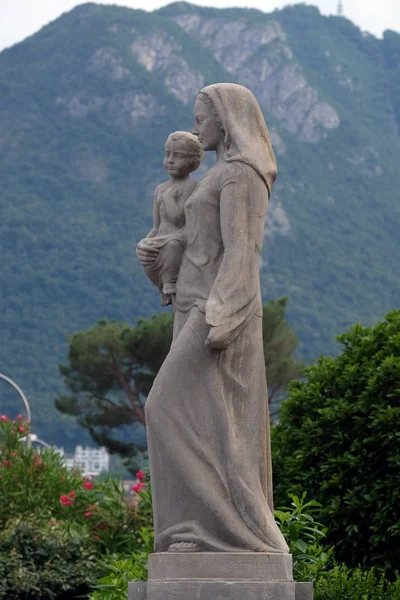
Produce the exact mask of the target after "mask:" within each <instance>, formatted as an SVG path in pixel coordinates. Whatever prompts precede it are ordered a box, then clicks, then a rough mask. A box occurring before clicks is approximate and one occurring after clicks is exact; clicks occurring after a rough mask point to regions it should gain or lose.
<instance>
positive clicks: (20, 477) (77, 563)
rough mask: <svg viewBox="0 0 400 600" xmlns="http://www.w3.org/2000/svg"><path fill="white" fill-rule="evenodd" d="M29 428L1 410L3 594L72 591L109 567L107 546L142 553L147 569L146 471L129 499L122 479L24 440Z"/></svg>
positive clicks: (49, 598)
mask: <svg viewBox="0 0 400 600" xmlns="http://www.w3.org/2000/svg"><path fill="white" fill-rule="evenodd" d="M29 429H30V427H29V423H27V422H26V421H24V420H23V419H22V417H21V416H19V417H17V418H16V419H14V420H11V419H9V418H7V417H6V416H4V415H3V416H1V417H0V484H1V485H0V600H2V599H4V600H6V599H7V600H11V599H14V598H15V599H18V600H53V598H57V600H64V598H65V599H66V598H73V597H74V596H75V595H76V594H77V593H81V592H82V590H83V591H85V592H87V591H88V588H89V587H90V586H91V585H92V584H94V582H95V581H96V580H97V579H98V577H101V576H102V575H104V574H106V573H107V571H106V570H105V567H104V568H103V567H102V560H101V558H102V557H104V556H108V555H109V554H110V553H128V552H129V553H130V554H132V552H134V553H137V554H138V559H137V570H138V572H139V571H140V569H141V572H142V576H144V575H143V569H144V568H145V567H144V566H143V557H142V558H140V557H141V556H142V555H143V554H146V556H147V553H148V551H149V549H148V548H149V546H150V545H151V544H152V540H153V532H152V514H151V491H150V486H149V485H148V484H147V483H146V482H145V478H146V476H145V474H144V473H143V472H142V471H140V472H139V473H138V474H137V476H138V482H137V484H136V485H135V486H134V490H135V494H134V495H133V496H129V497H128V498H127V496H126V493H125V490H124V489H123V486H122V485H121V482H117V481H114V480H113V479H112V478H110V477H105V478H104V479H103V480H100V481H98V480H92V479H86V478H84V477H82V475H81V474H80V473H79V472H78V471H75V472H70V471H68V470H67V469H66V468H65V467H64V465H63V463H62V459H61V457H60V456H59V455H58V454H57V453H56V452H54V451H53V450H49V449H45V450H43V451H40V452H39V451H38V450H37V449H36V448H29V447H27V445H26V443H24V438H25V437H26V435H27V434H28V433H29ZM107 560H108V558H107Z"/></svg>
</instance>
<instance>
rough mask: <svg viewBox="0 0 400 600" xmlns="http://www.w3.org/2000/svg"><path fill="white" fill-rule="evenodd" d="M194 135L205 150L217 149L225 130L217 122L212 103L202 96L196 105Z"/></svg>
mask: <svg viewBox="0 0 400 600" xmlns="http://www.w3.org/2000/svg"><path fill="white" fill-rule="evenodd" d="M192 133H193V135H197V137H198V138H199V142H200V144H201V146H202V148H203V150H204V151H207V150H216V149H217V148H218V145H219V144H220V143H221V140H222V139H223V131H222V130H221V128H220V126H219V123H218V122H217V120H216V118H215V115H214V112H213V109H212V106H211V104H208V103H206V102H203V101H202V100H201V99H200V98H198V99H197V100H196V104H195V105H194V125H193V129H192Z"/></svg>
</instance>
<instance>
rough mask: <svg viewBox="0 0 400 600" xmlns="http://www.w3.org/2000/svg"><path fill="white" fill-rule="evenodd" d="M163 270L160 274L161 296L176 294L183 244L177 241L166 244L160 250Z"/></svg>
mask: <svg viewBox="0 0 400 600" xmlns="http://www.w3.org/2000/svg"><path fill="white" fill-rule="evenodd" d="M161 253H162V260H163V268H162V272H161V281H162V284H163V288H162V291H163V294H166V295H169V294H175V293H176V279H177V277H178V271H179V267H180V265H181V259H182V254H183V244H182V243H181V242H180V241H179V240H171V241H170V242H167V243H166V244H165V246H164V247H163V248H162V249H161Z"/></svg>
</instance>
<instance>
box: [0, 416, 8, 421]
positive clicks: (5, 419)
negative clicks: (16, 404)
mask: <svg viewBox="0 0 400 600" xmlns="http://www.w3.org/2000/svg"><path fill="white" fill-rule="evenodd" d="M0 421H9V418H8V417H7V415H1V417H0Z"/></svg>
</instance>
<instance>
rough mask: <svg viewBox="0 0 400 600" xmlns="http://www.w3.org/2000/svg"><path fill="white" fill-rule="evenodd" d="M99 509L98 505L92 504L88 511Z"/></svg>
mask: <svg viewBox="0 0 400 600" xmlns="http://www.w3.org/2000/svg"><path fill="white" fill-rule="evenodd" d="M98 508H99V505H98V504H91V505H90V506H88V510H89V509H90V510H97V509H98Z"/></svg>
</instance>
